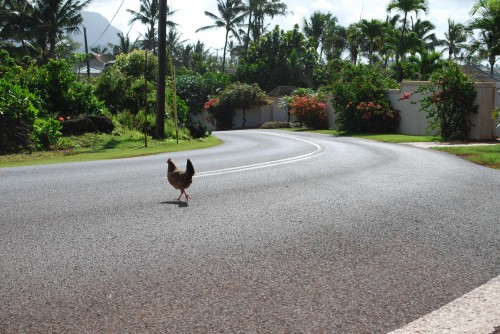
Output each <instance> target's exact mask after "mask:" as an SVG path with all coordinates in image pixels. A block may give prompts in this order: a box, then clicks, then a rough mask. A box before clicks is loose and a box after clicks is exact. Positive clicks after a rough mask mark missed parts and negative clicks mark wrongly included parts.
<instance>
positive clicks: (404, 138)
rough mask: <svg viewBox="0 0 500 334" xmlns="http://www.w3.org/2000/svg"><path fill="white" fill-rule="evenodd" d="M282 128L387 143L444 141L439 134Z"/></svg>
mask: <svg viewBox="0 0 500 334" xmlns="http://www.w3.org/2000/svg"><path fill="white" fill-rule="evenodd" d="M280 130H288V131H295V132H305V131H307V132H313V133H322V134H326V135H332V136H339V137H346V136H349V137H356V138H364V139H371V140H377V141H383V142H386V143H411V142H441V141H443V140H442V139H441V137H438V136H409V135H400V134H395V133H389V134H378V133H375V134H370V133H361V134H347V133H345V132H342V131H338V130H309V129H306V128H282V129H280Z"/></svg>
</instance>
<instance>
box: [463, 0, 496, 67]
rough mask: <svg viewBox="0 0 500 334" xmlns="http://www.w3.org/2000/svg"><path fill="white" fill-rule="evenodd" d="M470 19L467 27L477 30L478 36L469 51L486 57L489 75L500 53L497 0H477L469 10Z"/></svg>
mask: <svg viewBox="0 0 500 334" xmlns="http://www.w3.org/2000/svg"><path fill="white" fill-rule="evenodd" d="M471 16H472V21H471V22H470V23H469V25H468V27H467V29H469V30H470V31H473V30H479V38H478V39H474V41H473V43H472V44H471V51H473V52H477V53H479V54H480V57H481V58H483V59H484V58H487V59H488V63H489V64H490V70H491V75H493V72H494V66H495V63H496V60H497V56H499V55H500V2H499V1H498V0H477V1H476V3H475V4H474V6H473V8H472V10H471Z"/></svg>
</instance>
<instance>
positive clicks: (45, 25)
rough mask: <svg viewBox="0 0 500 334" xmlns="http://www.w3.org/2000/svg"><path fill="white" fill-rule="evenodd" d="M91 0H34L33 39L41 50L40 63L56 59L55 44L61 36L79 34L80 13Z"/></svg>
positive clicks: (81, 19) (81, 21) (81, 20)
mask: <svg viewBox="0 0 500 334" xmlns="http://www.w3.org/2000/svg"><path fill="white" fill-rule="evenodd" d="M91 1H92V0H83V1H80V0H36V1H35V2H34V6H33V19H34V21H33V26H32V29H33V31H34V32H35V39H36V40H37V42H38V45H39V47H41V48H42V61H46V60H47V59H48V58H56V44H57V42H58V41H59V40H61V39H62V37H63V35H64V34H65V33H66V34H69V33H78V32H80V28H79V26H80V25H81V24H82V23H83V17H82V15H81V12H82V11H83V9H84V8H85V7H87V6H88V5H89V4H90V2H91Z"/></svg>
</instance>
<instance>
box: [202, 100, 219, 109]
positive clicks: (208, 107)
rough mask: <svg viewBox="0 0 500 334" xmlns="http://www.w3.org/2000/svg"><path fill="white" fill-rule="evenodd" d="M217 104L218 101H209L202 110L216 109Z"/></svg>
mask: <svg viewBox="0 0 500 334" xmlns="http://www.w3.org/2000/svg"><path fill="white" fill-rule="evenodd" d="M218 104H219V99H210V100H208V101H207V102H205V105H204V106H203V109H206V110H208V109H210V108H213V107H217V105H218Z"/></svg>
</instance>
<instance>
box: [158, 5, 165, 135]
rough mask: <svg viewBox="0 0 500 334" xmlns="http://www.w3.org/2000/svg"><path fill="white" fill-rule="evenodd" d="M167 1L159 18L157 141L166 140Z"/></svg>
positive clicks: (160, 10) (161, 9) (160, 11)
mask: <svg viewBox="0 0 500 334" xmlns="http://www.w3.org/2000/svg"><path fill="white" fill-rule="evenodd" d="M166 44H167V0H160V8H159V18H158V84H157V85H156V89H157V90H156V100H157V109H156V139H165V85H166V65H167V47H166V46H167V45H166Z"/></svg>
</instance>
